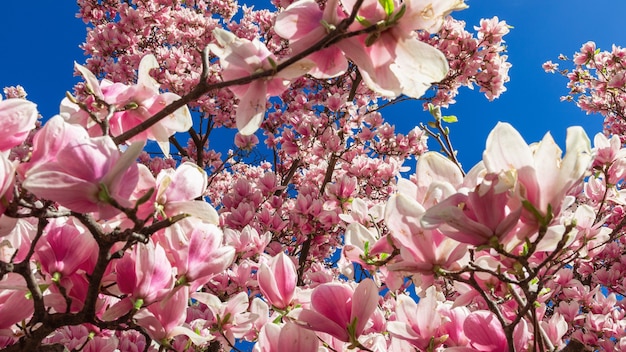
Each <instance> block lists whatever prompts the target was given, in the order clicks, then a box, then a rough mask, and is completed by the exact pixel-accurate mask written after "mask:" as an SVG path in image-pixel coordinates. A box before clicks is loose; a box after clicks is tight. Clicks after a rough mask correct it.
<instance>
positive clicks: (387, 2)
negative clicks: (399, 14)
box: [378, 0, 394, 16]
mask: <svg viewBox="0 0 626 352" xmlns="http://www.w3.org/2000/svg"><path fill="white" fill-rule="evenodd" d="M378 3H379V4H380V5H381V6H382V7H383V9H384V10H385V13H386V14H387V16H391V14H392V13H393V10H394V6H393V0H378Z"/></svg>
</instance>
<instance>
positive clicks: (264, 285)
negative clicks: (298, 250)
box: [257, 252, 298, 309]
mask: <svg viewBox="0 0 626 352" xmlns="http://www.w3.org/2000/svg"><path fill="white" fill-rule="evenodd" d="M257 275H258V277H257V281H258V282H259V288H260V289H261V293H263V296H264V297H265V298H266V299H267V300H268V302H269V303H270V304H272V305H273V306H274V307H276V308H279V309H285V308H287V306H289V304H291V300H292V297H293V294H294V291H295V289H296V284H297V281H298V274H297V272H296V266H295V264H294V263H293V261H292V260H291V258H289V257H288V256H287V255H286V254H285V253H283V252H281V253H279V254H278V255H276V256H275V257H273V258H271V259H270V261H269V266H268V265H267V264H266V263H261V265H260V266H259V271H258V274H257Z"/></svg>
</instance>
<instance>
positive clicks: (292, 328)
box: [253, 322, 319, 352]
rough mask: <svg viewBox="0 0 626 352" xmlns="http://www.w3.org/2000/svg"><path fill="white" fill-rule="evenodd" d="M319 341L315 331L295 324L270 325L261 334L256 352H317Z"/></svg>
mask: <svg viewBox="0 0 626 352" xmlns="http://www.w3.org/2000/svg"><path fill="white" fill-rule="evenodd" d="M318 348H319V340H318V339H317V336H316V335H315V333H314V332H313V331H310V330H307V329H304V328H301V327H300V326H298V325H296V324H294V323H289V322H288V323H286V324H284V325H282V326H280V325H277V324H273V323H268V324H265V325H264V326H263V327H262V328H261V331H260V332H259V339H258V341H257V343H256V345H254V349H253V351H254V352H276V351H299V352H317V351H318Z"/></svg>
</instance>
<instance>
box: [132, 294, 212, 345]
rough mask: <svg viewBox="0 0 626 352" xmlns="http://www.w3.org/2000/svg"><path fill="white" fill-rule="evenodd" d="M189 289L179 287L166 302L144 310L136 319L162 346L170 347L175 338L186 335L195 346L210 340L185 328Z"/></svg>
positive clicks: (138, 313)
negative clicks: (171, 340) (170, 341)
mask: <svg viewBox="0 0 626 352" xmlns="http://www.w3.org/2000/svg"><path fill="white" fill-rule="evenodd" d="M188 301H189V289H188V287H184V286H183V287H179V288H176V290H175V291H174V292H173V293H172V294H171V295H169V296H167V298H165V299H164V300H162V301H160V302H157V303H154V304H151V305H149V306H148V307H146V308H142V309H141V310H140V311H139V312H137V314H135V316H134V318H135V320H136V321H137V325H139V326H141V327H142V328H143V329H144V330H145V331H146V332H147V333H148V335H149V336H150V337H151V338H152V339H154V340H156V341H158V342H159V343H160V344H162V345H165V346H167V345H169V340H170V339H171V338H173V337H174V336H178V335H186V336H187V337H189V338H190V339H191V341H192V342H193V343H195V344H201V343H204V342H207V341H208V339H207V338H205V337H203V336H201V335H199V334H197V333H195V332H194V331H193V330H191V329H189V328H188V327H186V326H183V325H184V323H185V319H186V317H187V305H188Z"/></svg>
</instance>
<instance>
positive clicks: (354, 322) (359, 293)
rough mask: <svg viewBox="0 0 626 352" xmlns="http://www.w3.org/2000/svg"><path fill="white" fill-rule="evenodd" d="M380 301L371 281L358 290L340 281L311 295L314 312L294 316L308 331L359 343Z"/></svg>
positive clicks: (305, 310) (296, 313) (306, 310)
mask: <svg viewBox="0 0 626 352" xmlns="http://www.w3.org/2000/svg"><path fill="white" fill-rule="evenodd" d="M378 299H379V296H378V287H377V286H376V284H375V283H374V281H372V280H371V279H365V280H363V281H361V282H360V283H359V284H358V285H357V286H356V288H354V289H353V288H351V287H350V286H349V285H347V284H342V283H338V282H332V283H327V284H322V285H319V286H318V287H316V288H315V289H314V290H313V293H312V294H311V309H302V310H299V311H294V316H295V318H296V319H297V321H298V324H301V325H302V326H304V327H305V328H307V329H311V330H314V331H319V332H325V333H327V334H330V335H332V336H334V337H336V338H337V339H339V340H341V341H345V342H348V341H355V340H356V339H357V338H358V337H359V336H361V334H362V333H363V330H364V329H365V325H366V324H367V322H368V320H369V319H370V317H371V316H372V314H373V313H374V311H375V310H376V307H378Z"/></svg>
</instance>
